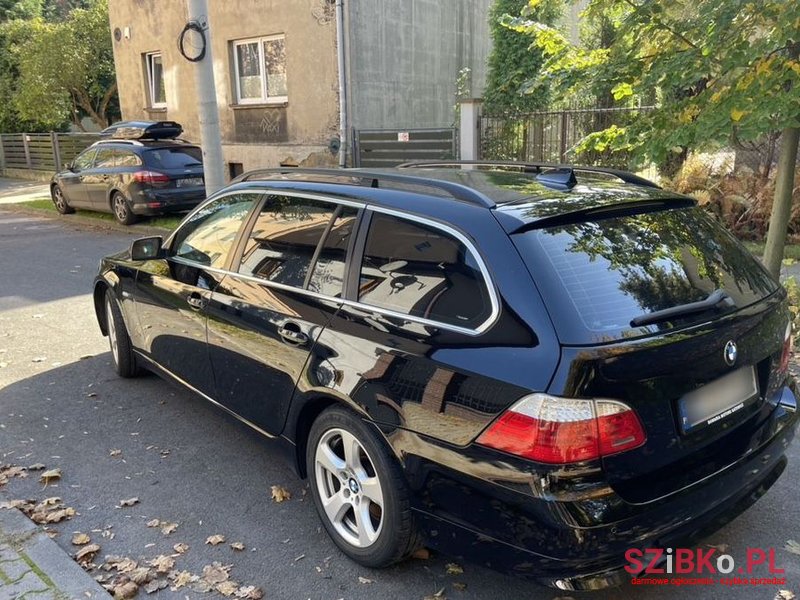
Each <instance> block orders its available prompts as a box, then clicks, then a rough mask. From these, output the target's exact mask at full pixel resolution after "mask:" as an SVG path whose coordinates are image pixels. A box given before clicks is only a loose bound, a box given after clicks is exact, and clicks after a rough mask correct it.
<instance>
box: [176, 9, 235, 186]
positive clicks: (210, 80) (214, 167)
mask: <svg viewBox="0 0 800 600" xmlns="http://www.w3.org/2000/svg"><path fill="white" fill-rule="evenodd" d="M188 9H189V23H188V24H187V27H191V26H192V25H194V27H191V29H194V31H193V33H194V38H196V39H199V38H201V37H203V38H204V39H203V45H202V46H199V44H198V45H196V46H195V47H194V48H193V49H194V50H197V51H199V50H201V49H202V52H198V53H197V54H196V55H195V56H193V57H190V56H186V54H184V56H186V58H187V59H188V60H191V61H192V62H194V63H195V67H196V68H195V71H194V72H195V84H196V86H197V98H198V101H199V104H198V116H199V118H200V145H201V147H202V149H203V173H204V176H205V183H206V195H207V196H210V195H211V194H213V193H214V192H216V191H217V190H219V189H220V188H222V187H223V186H224V185H225V169H224V166H223V159H222V139H221V138H222V136H221V134H220V129H219V110H218V109H217V89H216V85H215V84H214V58H213V56H212V52H211V29H210V27H209V23H208V1H207V0H189V7H188ZM198 28H199V29H198ZM201 34H202V35H201ZM182 50H183V51H184V52H185V51H186V48H183V47H182Z"/></svg>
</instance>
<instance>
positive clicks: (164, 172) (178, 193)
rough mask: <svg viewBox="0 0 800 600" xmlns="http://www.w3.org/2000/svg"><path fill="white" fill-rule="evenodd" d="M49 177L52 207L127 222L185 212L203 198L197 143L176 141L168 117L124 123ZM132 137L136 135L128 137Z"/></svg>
mask: <svg viewBox="0 0 800 600" xmlns="http://www.w3.org/2000/svg"><path fill="white" fill-rule="evenodd" d="M112 127H115V129H114V130H113V131H112V132H111V135H112V137H110V138H106V139H103V140H100V141H98V142H95V143H94V144H92V145H91V146H89V148H87V149H86V150H84V151H83V152H81V154H79V155H78V156H77V158H75V160H74V161H72V163H71V164H70V165H68V166H67V168H66V169H65V170H63V171H61V172H59V173H56V174H55V175H54V176H53V179H52V181H51V182H50V193H51V197H52V199H53V204H55V206H56V209H57V210H58V212H60V213H61V214H69V213H72V212H74V211H75V209H76V208H80V209H87V210H95V211H100V212H107V213H109V212H110V213H112V214H113V215H114V217H115V218H116V219H117V221H119V222H120V223H122V224H124V225H131V224H133V223H135V222H136V220H137V217H139V216H141V215H148V216H152V215H161V214H167V213H175V212H186V211H188V210H191V209H193V208H195V207H196V206H197V205H198V204H199V203H200V202H201V201H203V200H204V199H205V197H206V191H205V184H204V178H203V156H202V152H201V150H200V148H199V147H198V146H196V145H194V144H190V143H188V142H185V141H182V140H176V139H174V138H176V137H177V136H178V135H180V134H181V132H182V128H181V127H180V125H178V124H177V123H174V122H172V121H164V122H124V123H122V124H120V126H118V125H117V124H115V125H114V126H112ZM131 138H135V139H131Z"/></svg>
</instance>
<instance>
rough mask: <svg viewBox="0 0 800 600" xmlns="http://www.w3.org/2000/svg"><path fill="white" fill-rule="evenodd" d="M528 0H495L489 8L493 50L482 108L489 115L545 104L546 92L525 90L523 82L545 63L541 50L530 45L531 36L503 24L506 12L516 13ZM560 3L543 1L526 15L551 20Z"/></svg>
mask: <svg viewBox="0 0 800 600" xmlns="http://www.w3.org/2000/svg"><path fill="white" fill-rule="evenodd" d="M526 6H527V0H495V2H494V5H493V6H492V8H491V10H490V11H489V29H490V32H491V36H492V52H491V54H490V55H489V72H488V75H487V81H486V91H485V92H484V98H483V99H484V109H485V110H486V112H488V113H491V114H500V113H525V112H531V111H534V110H540V109H542V108H544V107H546V106H547V103H548V100H549V93H548V90H547V89H546V88H539V89H537V90H536V91H535V92H533V93H526V91H525V88H524V86H525V83H526V82H527V80H528V79H530V77H531V75H532V74H535V73H537V72H538V71H539V69H540V68H541V67H542V64H543V63H544V54H543V52H542V51H541V50H539V49H536V48H531V39H530V37H529V36H527V35H524V34H523V33H521V32H519V31H515V30H513V29H509V28H508V27H504V26H503V24H502V21H503V19H505V18H506V17H507V15H519V14H520V13H521V12H522V11H523V10H525V9H526ZM560 13H561V10H560V6H559V3H557V2H548V3H546V4H545V3H542V4H541V5H540V6H539V7H537V8H536V9H534V10H533V11H532V12H530V13H529V18H531V19H535V20H537V21H541V22H544V23H554V22H555V20H556V19H557V18H558V16H559V15H560Z"/></svg>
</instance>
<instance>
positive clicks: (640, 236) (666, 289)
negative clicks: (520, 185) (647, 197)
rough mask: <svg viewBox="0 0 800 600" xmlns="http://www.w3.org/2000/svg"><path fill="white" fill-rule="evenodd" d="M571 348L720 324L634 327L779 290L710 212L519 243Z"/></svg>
mask: <svg viewBox="0 0 800 600" xmlns="http://www.w3.org/2000/svg"><path fill="white" fill-rule="evenodd" d="M513 239H514V242H515V244H516V245H517V247H518V248H519V249H520V252H521V254H522V256H523V258H524V260H525V261H526V263H527V264H528V267H529V269H530V271H531V273H532V275H533V276H534V279H535V280H536V281H537V283H538V284H539V285H538V287H539V290H540V291H541V293H542V295H543V296H544V297H545V301H546V302H547V305H548V307H549V308H550V313H551V316H552V317H553V319H554V321H555V322H556V327H557V328H558V330H559V335H560V337H561V338H562V341H563V342H564V343H571V344H585V343H602V342H608V341H614V340H617V339H621V338H623V337H633V336H636V335H644V334H647V333H653V332H657V331H661V330H665V329H669V328H671V327H676V326H684V325H688V324H690V323H692V322H700V321H703V320H708V319H709V318H713V317H714V315H715V314H722V313H714V312H705V313H700V314H694V315H690V316H685V317H682V318H681V319H678V320H675V321H674V322H661V323H657V324H652V325H648V326H643V327H636V328H634V327H632V326H631V321H632V320H633V319H634V318H636V317H638V316H641V315H644V314H647V313H651V312H655V311H659V310H663V309H666V308H671V307H674V306H679V305H684V304H688V303H691V302H697V301H700V300H704V299H705V298H707V297H708V296H709V295H710V294H711V293H712V292H713V291H715V290H718V289H721V290H724V291H725V292H727V293H728V295H729V296H730V297H731V298H732V299H733V301H734V303H735V305H736V306H735V308H728V309H725V310H727V311H732V310H737V309H740V308H744V307H745V306H748V305H750V304H753V303H755V302H758V301H759V300H761V299H762V298H764V297H765V296H768V295H770V294H771V293H772V292H774V291H775V290H776V289H777V284H776V283H775V282H774V281H773V280H772V279H771V277H770V276H769V274H768V273H767V272H766V271H765V270H764V269H763V267H762V266H761V265H760V264H759V263H758V262H757V261H756V260H755V258H754V257H753V256H752V255H751V254H750V253H749V252H748V251H747V250H746V249H744V248H743V247H742V246H741V245H740V244H739V243H738V242H737V241H736V240H735V239H734V238H733V236H732V235H730V234H729V233H728V232H727V231H726V230H725V229H724V228H723V227H722V226H721V225H719V224H718V223H717V222H716V221H714V219H713V218H712V217H711V216H710V215H708V214H707V213H706V212H705V211H703V210H702V209H701V208H696V207H695V208H686V209H673V210H663V211H658V212H650V213H646V214H639V215H632V216H625V217H617V218H610V219H603V220H598V221H594V222H584V223H573V224H569V225H563V226H556V227H551V228H547V229H541V230H533V231H529V232H527V233H523V234H519V235H515V236H513Z"/></svg>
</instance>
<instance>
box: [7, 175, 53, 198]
mask: <svg viewBox="0 0 800 600" xmlns="http://www.w3.org/2000/svg"><path fill="white" fill-rule="evenodd" d="M43 196H45V197H49V196H50V186H49V184H47V183H42V182H41V181H30V180H27V179H12V178H11V177H0V204H15V203H17V202H27V201H28V200H36V199H37V198H41V197H43Z"/></svg>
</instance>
